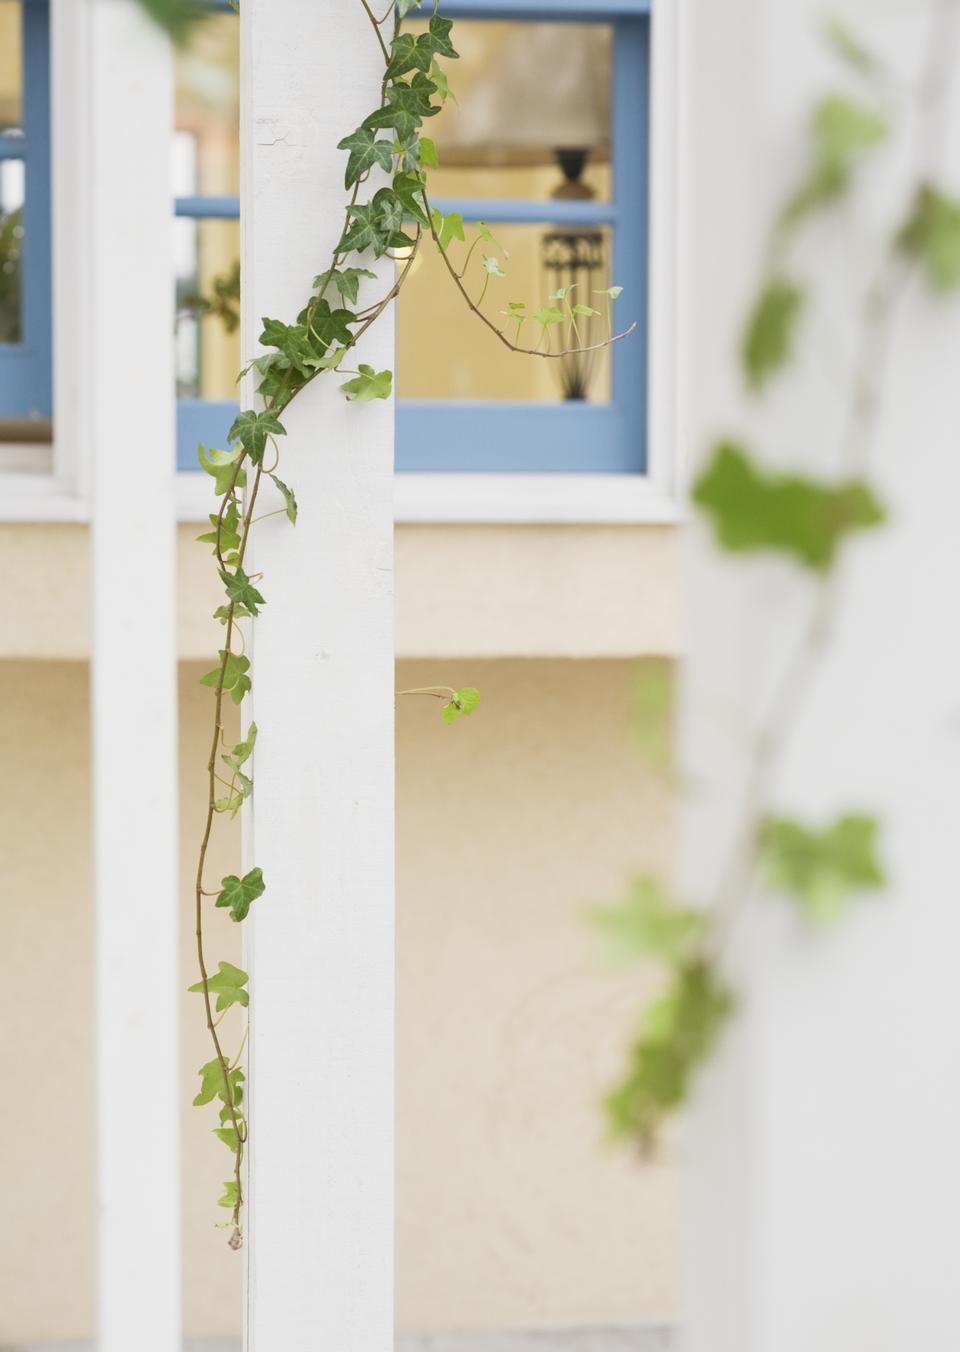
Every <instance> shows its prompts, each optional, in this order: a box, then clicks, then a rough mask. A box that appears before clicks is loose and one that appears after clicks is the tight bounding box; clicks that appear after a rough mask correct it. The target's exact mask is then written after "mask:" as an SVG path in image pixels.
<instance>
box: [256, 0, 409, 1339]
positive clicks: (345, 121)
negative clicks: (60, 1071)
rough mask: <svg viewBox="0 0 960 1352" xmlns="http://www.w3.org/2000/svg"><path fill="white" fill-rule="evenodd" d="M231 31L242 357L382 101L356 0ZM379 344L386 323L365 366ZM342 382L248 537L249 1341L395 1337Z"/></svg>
mask: <svg viewBox="0 0 960 1352" xmlns="http://www.w3.org/2000/svg"><path fill="white" fill-rule="evenodd" d="M241 26H242V37H241V44H242V51H241V84H242V91H243V95H242V97H243V113H242V127H241V139H242V162H243V184H242V189H243V192H242V201H243V216H242V227H243V244H242V254H243V278H244V351H245V355H247V356H253V355H256V350H257V348H256V339H257V336H258V334H259V327H258V326H259V321H260V318H261V316H264V315H270V316H275V317H277V318H280V319H283V320H285V321H287V322H291V321H292V320H293V319H294V318H295V316H296V314H297V312H298V311H299V310H300V309H301V308H302V307H303V305H304V303H305V299H306V297H307V296H308V295H309V292H310V284H311V281H312V279H313V277H314V275H315V274H316V273H318V272H320V271H322V269H323V267H324V266H326V264H327V260H328V259H329V257H330V252H331V248H332V246H333V245H334V244H335V243H336V241H337V239H338V237H339V232H340V231H341V229H342V227H343V221H344V204H345V193H344V187H343V173H344V167H345V166H344V155H343V152H341V151H338V150H337V149H336V144H337V142H338V141H339V140H340V139H341V137H343V136H345V135H346V134H347V133H348V132H350V131H351V130H353V128H354V127H355V126H357V125H358V123H359V122H360V120H361V119H362V118H363V116H365V114H366V113H367V112H368V111H369V110H370V108H371V107H372V106H373V105H375V104H376V102H377V100H378V97H379V89H380V80H381V76H382V65H381V64H380V57H379V48H378V46H377V42H376V38H375V35H374V33H373V31H372V29H371V27H370V25H369V22H368V20H367V18H366V17H365V15H364V12H363V8H362V7H361V5H360V4H359V0H357V3H351V4H347V3H344V0H318V2H317V3H311V4H304V3H303V2H302V0H245V2H244V3H243V4H242V5H241ZM381 271H382V273H383V280H384V283H385V289H386V285H388V282H387V269H386V268H383V269H381ZM370 285H371V288H372V287H373V284H372V283H371V284H370ZM372 294H380V292H379V291H376V292H372ZM392 357H393V326H392V323H391V320H390V318H389V316H388V317H386V318H385V319H383V320H381V321H380V322H379V323H378V324H377V325H376V326H374V328H373V329H372V330H371V331H370V333H369V334H368V336H366V337H365V338H364V339H363V348H362V352H361V359H362V360H365V361H369V362H371V363H372V364H373V365H375V366H376V367H377V368H378V369H381V368H383V367H392V365H393V360H392ZM338 384H339V382H338V379H337V377H336V376H333V377H328V376H324V377H322V378H321V379H319V380H317V381H315V382H314V383H313V385H312V386H311V387H310V388H309V389H308V390H307V391H306V392H305V393H303V394H302V395H301V396H300V397H298V399H297V400H296V402H295V403H294V404H293V405H292V406H291V407H290V409H289V411H288V412H287V413H285V414H284V416H283V422H284V424H285V426H286V428H287V431H288V436H287V437H285V438H283V439H282V440H281V449H282V454H283V464H282V467H281V470H280V473H281V476H282V478H284V479H285V480H287V481H288V482H289V483H290V484H291V486H292V487H294V489H295V491H296V494H297V497H298V500H299V504H300V519H299V522H298V524H297V526H296V528H295V529H294V528H291V526H290V525H289V523H288V522H287V521H286V520H285V518H283V517H278V518H272V519H270V520H268V521H264V522H263V523H261V524H260V525H259V526H257V527H256V528H255V529H254V531H253V534H252V537H251V539H252V542H253V553H252V560H253V562H252V567H253V568H254V569H256V570H262V572H263V581H262V584H259V585H260V586H261V590H262V591H263V593H264V595H265V596H266V597H267V605H266V607H265V609H264V612H263V615H262V618H260V619H258V620H257V621H256V624H255V626H254V642H253V671H252V674H253V699H252V706H253V716H254V717H255V719H256V722H257V725H258V728H259V740H258V742H257V749H256V755H255V764H254V774H255V785H256V787H255V790H254V797H253V807H252V812H251V816H250V819H249V820H248V822H247V827H246V844H245V848H246V855H247V864H246V867H248V868H249V867H250V866H251V865H252V864H254V863H255V864H257V865H259V866H260V867H261V868H262V869H263V873H264V879H265V882H266V893H265V895H264V897H263V898H262V900H261V901H259V902H257V903H256V904H255V906H254V908H253V912H252V917H251V920H250V921H249V922H248V924H247V926H246V927H245V928H246V931H247V937H248V945H249V959H250V970H251V989H252V1000H251V1023H250V1028H251V1031H250V1048H249V1051H250V1075H251V1087H252V1093H251V1097H250V1149H249V1152H248V1164H249V1181H248V1193H247V1197H248V1208H247V1217H246V1227H247V1251H248V1268H247V1275H248V1291H247V1346H248V1347H250V1348H252V1349H256V1352H276V1349H278V1348H283V1352H317V1350H318V1349H321V1348H324V1349H326V1348H330V1349H336V1352H387V1349H389V1348H391V1347H392V1338H393V601H392V534H393V520H392V484H391V480H392V447H393V410H392V407H391V405H390V404H385V403H376V404H367V405H364V406H362V407H360V406H351V405H349V404H347V403H346V402H345V400H344V398H343V396H342V394H341V393H340V391H339V389H338V388H337V386H338ZM244 397H245V403H247V404H249V402H250V400H251V397H252V395H251V385H250V383H249V381H248V382H247V385H246V387H245V396H244Z"/></svg>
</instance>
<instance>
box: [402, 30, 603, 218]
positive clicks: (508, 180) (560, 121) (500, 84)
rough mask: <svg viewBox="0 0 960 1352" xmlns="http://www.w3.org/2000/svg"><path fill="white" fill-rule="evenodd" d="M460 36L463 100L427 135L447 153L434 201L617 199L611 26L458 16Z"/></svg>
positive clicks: (456, 72) (426, 129)
mask: <svg viewBox="0 0 960 1352" xmlns="http://www.w3.org/2000/svg"><path fill="white" fill-rule="evenodd" d="M406 26H407V25H405V27H406ZM409 27H410V29H411V30H412V31H419V30H422V29H423V28H424V27H425V24H424V23H423V22H421V21H417V22H412V23H410V24H409ZM452 37H453V42H454V46H455V47H456V48H457V50H458V51H459V53H460V59H459V60H458V61H445V62H444V63H443V67H444V70H445V72H446V75H447V78H448V79H449V81H450V87H451V89H452V91H453V93H454V94H455V95H456V99H453V98H451V99H448V101H447V103H446V105H445V106H444V108H443V110H442V111H441V112H440V113H438V115H437V116H436V117H433V118H429V119H428V120H427V121H426V122H425V123H424V125H423V127H422V129H421V130H422V134H424V135H426V136H429V137H430V138H431V139H432V140H434V141H436V143H437V148H438V150H439V154H440V168H439V169H438V170H434V171H433V172H432V173H431V175H430V179H431V183H430V187H431V191H432V193H433V195H434V197H525V198H534V199H537V200H540V201H543V200H546V199H548V198H551V197H556V198H568V199H574V200H576V199H578V198H586V199H590V198H593V199H595V200H597V201H601V202H606V201H609V200H610V193H611V184H610V90H611V88H612V85H613V75H612V66H611V52H612V30H611V27H610V25H609V24H579V23H489V22H485V21H484V20H476V19H458V20H457V22H456V23H455V24H454V27H453V34H452ZM537 72H545V74H544V76H543V77H542V78H541V77H540V76H539V75H538V74H537Z"/></svg>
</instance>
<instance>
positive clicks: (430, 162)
mask: <svg viewBox="0 0 960 1352" xmlns="http://www.w3.org/2000/svg"><path fill="white" fill-rule="evenodd" d="M420 163H421V164H422V165H423V167H424V168H425V169H438V168H439V167H440V161H439V160H438V158H437V146H436V142H435V141H431V140H430V137H429V136H421V137H420Z"/></svg>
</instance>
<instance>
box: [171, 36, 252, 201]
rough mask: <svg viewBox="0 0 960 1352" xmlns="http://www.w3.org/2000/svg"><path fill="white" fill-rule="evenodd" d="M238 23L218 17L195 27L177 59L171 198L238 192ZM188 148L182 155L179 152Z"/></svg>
mask: <svg viewBox="0 0 960 1352" xmlns="http://www.w3.org/2000/svg"><path fill="white" fill-rule="evenodd" d="M239 62H240V22H239V20H238V18H237V16H236V15H235V14H232V13H231V14H217V15H214V16H213V17H211V18H209V19H208V20H207V21H206V23H201V24H197V25H196V26H195V28H194V30H193V36H192V37H191V39H190V42H189V45H188V46H187V47H185V48H184V49H183V50H181V51H179V52H178V53H177V57H176V127H177V132H178V136H177V137H176V138H175V142H174V185H173V189H174V193H175V194H176V195H178V196H187V195H190V194H193V193H200V194H203V195H209V196H220V195H221V194H232V193H237V192H239V191H240V93H239V90H240V75H239ZM186 145H189V146H191V147H192V149H191V151H190V153H189V154H186V152H185V150H184V146H186Z"/></svg>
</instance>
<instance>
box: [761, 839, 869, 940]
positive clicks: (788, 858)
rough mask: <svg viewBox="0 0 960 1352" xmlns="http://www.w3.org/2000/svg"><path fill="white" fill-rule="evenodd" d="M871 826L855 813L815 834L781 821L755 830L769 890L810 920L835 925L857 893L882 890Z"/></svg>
mask: <svg viewBox="0 0 960 1352" xmlns="http://www.w3.org/2000/svg"><path fill="white" fill-rule="evenodd" d="M877 829H878V826H877V822H876V820H875V818H873V817H868V816H864V815H861V814H857V813H850V814H848V815H846V816H843V817H840V818H839V819H838V820H837V821H835V822H834V823H833V824H832V825H831V826H828V827H826V828H824V829H823V830H820V831H818V830H816V829H814V828H811V827H807V826H804V825H803V823H802V822H797V821H791V820H790V819H789V818H787V817H769V818H768V819H767V820H766V821H765V822H764V823H763V825H762V826H761V828H760V841H759V844H760V851H761V859H762V861H763V863H764V865H765V867H766V874H767V882H768V885H769V886H770V887H771V888H774V889H776V890H777V891H780V892H784V893H785V894H786V895H787V896H789V897H791V898H792V899H793V900H794V901H795V902H797V904H798V905H799V906H800V909H801V910H802V911H803V912H804V913H805V914H806V915H808V916H809V917H810V918H811V919H812V920H816V921H820V922H821V923H826V922H829V921H832V920H836V919H837V918H838V917H839V916H840V915H841V914H842V913H843V911H844V909H845V908H846V905H847V903H848V902H849V900H850V898H851V897H852V896H853V895H854V894H855V893H857V892H863V891H868V890H872V889H875V888H878V887H882V886H883V884H884V882H885V878H884V873H883V869H882V868H881V866H880V862H879V860H878V858H877V845H876V838H877Z"/></svg>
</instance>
